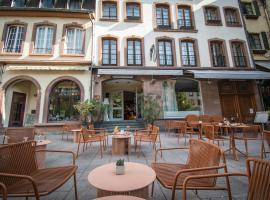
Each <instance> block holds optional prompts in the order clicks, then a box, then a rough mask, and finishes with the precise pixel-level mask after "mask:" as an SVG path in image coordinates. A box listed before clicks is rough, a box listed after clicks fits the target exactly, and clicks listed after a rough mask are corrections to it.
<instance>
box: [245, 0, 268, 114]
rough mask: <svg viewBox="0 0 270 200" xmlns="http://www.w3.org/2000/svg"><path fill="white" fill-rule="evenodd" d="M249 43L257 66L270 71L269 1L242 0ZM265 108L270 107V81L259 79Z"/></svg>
mask: <svg viewBox="0 0 270 200" xmlns="http://www.w3.org/2000/svg"><path fill="white" fill-rule="evenodd" d="M241 3H242V12H243V16H244V20H245V25H246V29H247V33H248V38H249V44H250V48H251V51H252V55H253V59H254V62H255V64H256V67H257V68H258V69H260V70H263V71H270V46H269V45H270V21H269V13H268V12H269V7H268V6H269V1H264V0H256V1H251V0H241ZM259 86H260V90H261V95H262V100H263V104H264V108H265V109H266V110H267V109H268V110H269V109H270V81H269V80H261V81H259Z"/></svg>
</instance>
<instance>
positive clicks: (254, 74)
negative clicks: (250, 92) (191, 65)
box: [187, 70, 270, 80]
mask: <svg viewBox="0 0 270 200" xmlns="http://www.w3.org/2000/svg"><path fill="white" fill-rule="evenodd" d="M187 72H188V73H192V74H194V78H202V79H253V80H255V79H270V73H268V72H262V71H229V70H188V71H187Z"/></svg>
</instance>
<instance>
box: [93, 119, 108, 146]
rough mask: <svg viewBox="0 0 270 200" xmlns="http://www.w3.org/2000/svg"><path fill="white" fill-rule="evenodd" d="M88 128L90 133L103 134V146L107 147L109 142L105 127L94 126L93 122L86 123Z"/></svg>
mask: <svg viewBox="0 0 270 200" xmlns="http://www.w3.org/2000/svg"><path fill="white" fill-rule="evenodd" d="M88 130H91V132H92V134H99V133H101V134H105V136H106V140H105V146H106V147H107V146H108V144H109V133H108V131H107V129H106V128H95V126H94V124H89V125H88Z"/></svg>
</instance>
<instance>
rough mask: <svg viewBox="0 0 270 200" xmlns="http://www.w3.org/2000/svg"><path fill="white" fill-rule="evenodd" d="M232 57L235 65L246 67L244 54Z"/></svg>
mask: <svg viewBox="0 0 270 200" xmlns="http://www.w3.org/2000/svg"><path fill="white" fill-rule="evenodd" d="M233 58H234V64H235V66H236V67H247V62H246V56H234V57H233Z"/></svg>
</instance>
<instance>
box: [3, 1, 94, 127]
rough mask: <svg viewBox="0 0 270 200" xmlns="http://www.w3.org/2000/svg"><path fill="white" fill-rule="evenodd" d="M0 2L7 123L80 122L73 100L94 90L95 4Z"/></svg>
mask: <svg viewBox="0 0 270 200" xmlns="http://www.w3.org/2000/svg"><path fill="white" fill-rule="evenodd" d="M1 3H2V5H1V6H0V30H1V31H0V38H2V39H1V42H0V65H1V72H2V74H1V75H2V76H1V78H2V80H1V95H2V97H1V120H2V123H3V125H4V126H30V125H33V123H47V122H60V121H70V120H77V119H78V114H76V112H75V111H74V108H73V104H74V103H76V102H77V101H79V100H83V99H89V98H90V93H91V91H90V87H91V86H90V81H91V80H90V78H91V74H90V71H89V68H90V67H91V56H92V32H93V29H92V28H93V27H92V23H91V20H92V19H91V18H93V10H94V8H95V2H93V1H90V0H89V1H83V3H82V2H81V1H76V0H74V1H73V0H71V1H57V2H55V1H50V0H44V1H34V0H33V1H28V2H27V4H25V1H19V0H16V1H1ZM53 3H54V4H53Z"/></svg>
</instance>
